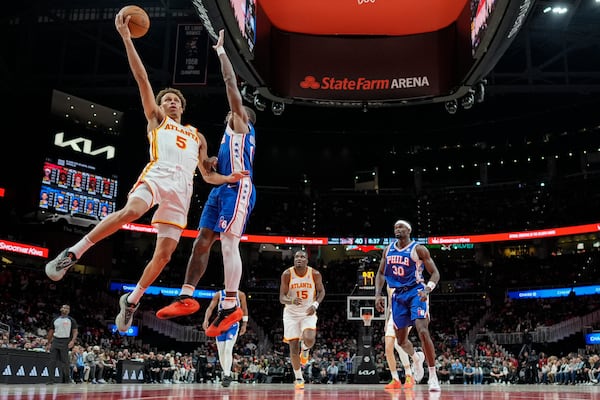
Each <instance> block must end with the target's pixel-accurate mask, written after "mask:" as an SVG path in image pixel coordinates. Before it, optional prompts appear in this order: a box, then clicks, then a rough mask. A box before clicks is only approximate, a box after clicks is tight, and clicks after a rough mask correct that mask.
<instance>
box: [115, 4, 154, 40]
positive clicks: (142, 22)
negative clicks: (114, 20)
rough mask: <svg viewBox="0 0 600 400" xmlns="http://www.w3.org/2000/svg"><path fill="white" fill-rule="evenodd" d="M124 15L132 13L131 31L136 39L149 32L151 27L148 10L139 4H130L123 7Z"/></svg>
mask: <svg viewBox="0 0 600 400" xmlns="http://www.w3.org/2000/svg"><path fill="white" fill-rule="evenodd" d="M121 11H122V12H123V16H124V17H127V16H129V15H131V19H130V20H129V32H131V37H132V38H134V39H137V38H140V37H142V36H144V35H145V34H146V32H148V29H149V28H150V17H149V16H148V13H147V12H146V10H144V9H143V8H141V7H139V6H134V5H129V6H125V7H123V8H122V9H121Z"/></svg>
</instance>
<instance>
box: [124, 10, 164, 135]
mask: <svg viewBox="0 0 600 400" xmlns="http://www.w3.org/2000/svg"><path fill="white" fill-rule="evenodd" d="M130 19H131V16H127V17H126V16H125V15H123V14H122V13H121V12H119V13H118V14H117V15H116V16H115V27H116V28H117V31H118V32H119V34H120V35H121V38H122V39H123V44H124V45H125V51H126V52H127V60H128V61H129V68H131V72H132V73H133V77H134V79H135V81H136V82H137V85H138V89H139V91H140V97H141V99H142V106H143V107H144V115H145V116H146V119H147V120H148V130H151V129H153V128H155V127H156V125H155V124H159V123H160V122H161V121H162V120H163V118H164V113H163V111H162V110H161V109H160V107H159V106H158V105H157V104H156V100H155V99H154V91H153V90H152V86H151V85H150V81H149V79H148V73H147V72H146V68H145V67H144V64H143V63H142V59H141V58H140V55H139V54H138V52H137V50H136V48H135V46H134V45H133V40H132V39H131V32H130V31H129V26H128V23H129V20H130Z"/></svg>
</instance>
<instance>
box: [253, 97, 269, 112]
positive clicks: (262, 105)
mask: <svg viewBox="0 0 600 400" xmlns="http://www.w3.org/2000/svg"><path fill="white" fill-rule="evenodd" d="M253 104H254V107H256V109H257V110H258V111H265V109H266V108H267V103H266V102H265V101H264V100H263V99H261V98H260V96H259V95H254V100H253Z"/></svg>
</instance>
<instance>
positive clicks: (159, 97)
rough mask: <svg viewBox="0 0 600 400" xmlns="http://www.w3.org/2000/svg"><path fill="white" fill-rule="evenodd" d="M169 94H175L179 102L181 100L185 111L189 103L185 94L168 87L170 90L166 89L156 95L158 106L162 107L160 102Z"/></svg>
mask: <svg viewBox="0 0 600 400" xmlns="http://www.w3.org/2000/svg"><path fill="white" fill-rule="evenodd" d="M167 93H173V94H174V95H175V96H177V97H179V100H181V108H182V109H184V110H185V106H186V105H187V101H186V100H185V97H184V96H183V93H181V90H179V89H175V88H170V87H168V88H164V89H163V90H161V91H160V92H158V94H157V95H156V104H158V105H159V106H160V102H161V100H162V98H163V96H164V95H165V94H167Z"/></svg>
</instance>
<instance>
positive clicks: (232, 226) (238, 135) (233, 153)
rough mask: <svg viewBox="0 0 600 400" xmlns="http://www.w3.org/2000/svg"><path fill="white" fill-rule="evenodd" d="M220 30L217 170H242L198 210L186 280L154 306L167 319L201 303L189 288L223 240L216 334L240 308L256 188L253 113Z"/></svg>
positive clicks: (237, 315) (213, 327) (209, 331)
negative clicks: (223, 103)
mask: <svg viewBox="0 0 600 400" xmlns="http://www.w3.org/2000/svg"><path fill="white" fill-rule="evenodd" d="M223 42H224V32H223V30H221V31H220V32H219V39H218V40H217V43H216V44H215V45H214V46H213V48H214V49H215V51H216V52H217V56H218V57H219V61H220V62H221V73H222V74H223V80H224V81H225V87H226V91H227V100H228V102H229V108H230V111H229V113H228V114H227V118H226V120H225V122H226V127H225V133H224V134H223V138H222V139H221V145H220V147H219V153H218V158H217V160H215V164H214V167H215V168H216V170H217V171H231V172H233V171H240V172H244V173H246V176H245V177H244V178H242V179H241V180H240V181H239V182H237V183H234V184H224V185H220V186H217V187H215V188H213V189H212V190H211V192H210V194H209V196H208V200H207V201H206V203H205V205H204V209H203V210H202V216H201V217H200V226H199V230H200V231H199V233H198V236H197V237H196V240H195V241H194V246H193V249H192V254H191V256H190V258H189V260H188V264H187V269H186V273H185V280H184V284H183V286H182V287H181V293H180V295H179V296H178V297H177V299H176V300H175V301H174V302H173V303H171V304H169V305H168V306H166V307H163V308H162V309H160V310H158V312H157V313H156V316H157V317H158V318H162V319H167V318H174V317H179V316H183V315H190V314H193V313H195V312H196V311H198V310H199V309H200V304H199V303H198V302H197V301H196V300H195V299H193V297H192V296H193V293H194V290H195V289H196V285H197V284H198V282H199V281H200V278H202V276H203V275H204V272H205V271H206V268H207V265H208V258H209V255H210V249H211V247H212V245H213V243H214V242H215V240H216V239H217V238H219V239H220V240H221V251H222V253H223V267H224V277H225V293H226V296H225V298H224V299H223V302H222V308H221V309H220V310H219V312H218V313H217V316H216V318H215V319H214V320H213V322H212V323H211V324H210V325H209V327H208V328H207V329H206V334H207V335H208V336H212V337H214V336H217V335H220V334H221V332H224V331H226V330H227V329H228V328H229V327H230V326H231V325H233V324H234V323H236V322H237V321H239V320H240V319H242V315H243V313H242V310H241V309H240V307H239V306H237V305H236V299H237V293H238V289H239V286H240V281H241V279H242V258H241V255H240V250H239V243H240V238H241V236H242V234H243V233H244V230H245V228H246V224H247V222H248V218H249V217H250V213H251V212H252V209H253V208H254V202H255V198H256V191H255V188H254V184H253V183H252V174H253V162H254V149H255V131H254V124H255V122H256V114H255V113H254V111H253V110H252V109H251V108H248V107H246V106H244V105H243V102H242V95H241V93H240V91H239V89H238V86H237V81H236V76H235V72H234V70H233V66H232V65H231V61H230V60H229V58H228V57H227V54H226V53H225V49H224V48H223Z"/></svg>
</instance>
